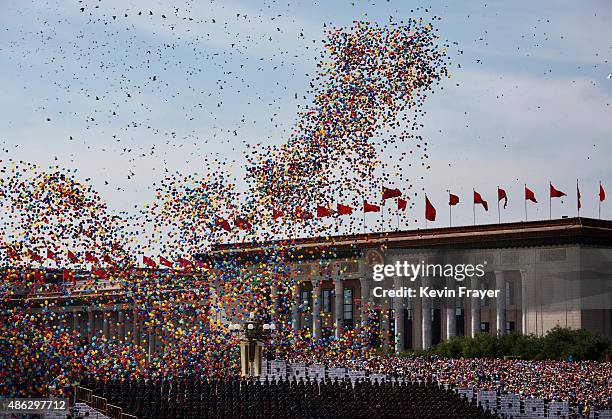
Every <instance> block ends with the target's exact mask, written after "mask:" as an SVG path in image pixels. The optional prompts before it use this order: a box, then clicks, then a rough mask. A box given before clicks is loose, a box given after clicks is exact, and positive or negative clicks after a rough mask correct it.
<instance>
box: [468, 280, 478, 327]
mask: <svg viewBox="0 0 612 419" xmlns="http://www.w3.org/2000/svg"><path fill="white" fill-rule="evenodd" d="M470 282H471V285H470V286H471V288H472V289H474V290H477V289H480V281H479V278H478V277H477V276H476V275H474V276H473V277H472V279H471V280H470ZM470 324H471V328H470V329H471V330H470V336H471V337H475V336H476V335H477V334H479V333H480V299H478V298H472V299H471V301H470Z"/></svg>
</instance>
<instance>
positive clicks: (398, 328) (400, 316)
mask: <svg viewBox="0 0 612 419" xmlns="http://www.w3.org/2000/svg"><path fill="white" fill-rule="evenodd" d="M393 288H394V289H395V290H396V291H399V290H400V289H401V288H402V278H401V277H399V276H396V277H394V278H393ZM403 300H404V299H403V298H402V297H394V298H393V321H394V323H395V336H394V342H395V353H396V354H399V353H400V352H402V351H404V350H405V349H406V348H405V346H404V329H405V325H404V301H403Z"/></svg>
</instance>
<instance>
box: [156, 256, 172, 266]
mask: <svg viewBox="0 0 612 419" xmlns="http://www.w3.org/2000/svg"><path fill="white" fill-rule="evenodd" d="M159 264H160V265H163V266H166V267H168V268H172V262H170V261H169V260H168V259H166V258H165V257H163V256H160V257H159Z"/></svg>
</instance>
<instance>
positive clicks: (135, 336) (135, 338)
mask: <svg viewBox="0 0 612 419" xmlns="http://www.w3.org/2000/svg"><path fill="white" fill-rule="evenodd" d="M139 322H140V321H139V320H138V309H136V308H134V310H132V344H133V345H134V346H139V345H140V325H139V324H138V323H139Z"/></svg>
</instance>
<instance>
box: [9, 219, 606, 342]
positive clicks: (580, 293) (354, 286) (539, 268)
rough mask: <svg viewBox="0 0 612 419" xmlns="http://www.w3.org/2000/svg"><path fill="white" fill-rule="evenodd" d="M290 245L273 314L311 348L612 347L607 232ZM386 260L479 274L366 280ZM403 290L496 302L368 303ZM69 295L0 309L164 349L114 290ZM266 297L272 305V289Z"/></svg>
mask: <svg viewBox="0 0 612 419" xmlns="http://www.w3.org/2000/svg"><path fill="white" fill-rule="evenodd" d="M274 245H275V244H274V243H267V244H227V245H220V246H216V247H215V248H213V251H212V254H209V255H207V256H206V257H213V258H232V259H233V258H236V259H243V260H249V259H253V258H254V256H255V255H257V254H261V252H262V250H263V249H265V248H266V247H271V246H274ZM290 246H292V247H293V248H292V251H291V254H292V255H293V256H292V260H288V261H287V262H286V264H287V267H288V269H290V270H291V275H294V276H295V279H297V280H298V281H294V283H297V284H299V285H297V286H294V287H293V289H292V295H293V302H292V304H291V305H290V308H287V307H285V309H284V310H285V311H283V315H286V316H287V321H289V316H290V321H291V324H292V325H293V327H294V328H296V329H301V330H305V329H308V331H309V332H310V333H311V334H312V335H313V336H314V337H315V338H318V337H324V336H330V335H335V336H338V335H340V334H341V333H342V332H343V330H345V329H351V328H359V327H362V326H366V325H367V326H368V327H372V328H373V329H374V330H376V331H377V333H376V334H375V336H376V340H375V342H374V344H376V345H381V346H383V347H384V348H385V349H389V350H395V351H397V352H399V351H403V350H411V349H415V350H416V349H426V348H429V347H431V346H432V345H435V344H436V343H438V342H440V341H442V340H445V339H448V338H450V337H452V336H458V335H466V336H474V335H476V334H478V333H481V332H485V333H491V334H497V333H501V334H504V333H510V332H519V333H528V334H537V335H542V334H545V333H546V332H547V331H549V330H550V329H552V328H554V327H556V326H561V327H570V328H586V329H590V330H592V331H595V332H598V333H600V334H603V335H606V336H608V337H612V297H611V295H612V291H611V289H612V221H605V220H596V219H589V218H565V219H558V220H546V221H532V222H519V223H505V224H494V225H476V226H461V227H452V228H435V229H434V228H431V229H422V230H412V231H398V232H387V233H370V234H361V235H350V236H336V237H329V238H325V239H320V238H305V239H297V240H295V241H292V242H291V244H290ZM233 260H235V259H233ZM397 261H402V262H405V261H407V262H410V263H414V264H419V263H427V264H445V265H447V264H451V265H453V264H455V265H456V264H474V265H477V264H482V265H483V266H484V272H483V275H482V276H480V277H477V276H472V277H471V278H466V279H464V280H462V281H456V279H454V278H447V277H439V275H430V276H426V275H420V276H419V277H417V278H414V281H409V280H408V281H407V280H406V278H404V279H402V278H397V277H390V278H387V279H386V280H385V281H383V282H377V281H374V278H373V266H374V265H375V264H395V263H396V262H397ZM405 285H407V286H412V287H417V288H418V287H421V286H426V287H430V288H431V289H444V287H446V288H447V289H455V290H457V289H458V288H459V287H465V288H469V289H474V290H490V289H495V290H498V291H499V292H498V293H497V297H487V298H484V299H480V298H470V297H465V296H464V297H457V296H455V297H442V298H422V297H420V296H418V295H417V296H416V297H415V298H401V297H394V298H382V297H376V295H375V294H377V290H376V288H377V287H384V286H387V287H391V288H392V289H393V288H401V287H402V286H405ZM210 286H212V287H214V284H210ZM79 287H80V285H79V282H78V281H77V283H76V284H75V283H73V284H66V289H65V290H63V292H58V293H57V294H55V295H53V294H49V293H48V292H47V293H46V294H44V295H32V294H28V295H23V296H19V295H16V296H12V297H11V299H10V300H11V301H9V299H5V301H3V302H2V305H6V304H8V303H11V304H18V303H19V301H18V300H19V298H26V299H28V300H29V301H30V302H31V301H32V300H36V299H38V300H40V301H41V304H42V302H44V304H45V306H46V305H47V302H51V301H52V300H55V301H54V304H49V307H53V308H52V309H53V310H57V311H61V312H62V313H63V316H58V318H57V321H58V322H63V323H64V324H65V325H66V326H68V327H69V328H72V329H74V330H77V331H79V333H80V334H81V335H82V336H83V339H91V338H92V337H93V336H105V337H107V338H109V339H120V340H122V339H126V340H127V339H129V340H130V341H133V343H134V344H139V345H143V346H145V347H148V350H149V353H153V352H159V351H163V350H164V348H163V343H162V342H163V339H162V338H161V336H157V335H156V333H155V332H154V331H151V330H152V329H151V328H145V327H144V324H145V322H147V321H149V322H150V321H151V319H148V318H145V316H144V315H143V311H142V310H136V309H135V308H134V307H132V306H131V305H130V302H129V296H126V295H125V293H124V292H123V291H122V290H121V289H118V288H117V285H116V284H113V283H109V282H108V281H102V282H101V283H100V284H98V285H97V286H96V287H95V292H94V294H90V291H87V290H84V289H82V287H81V288H79ZM213 291H214V290H213ZM378 291H380V290H378ZM276 292H277V291H276ZM271 294H272V296H273V298H274V297H277V294H276V293H275V290H272V292H271ZM92 301H95V302H92ZM190 301H191V302H190V303H189V304H191V306H189V307H185V308H184V310H183V312H184V313H186V314H187V316H188V317H189V313H190V312H193V310H195V309H196V308H197V307H195V306H196V305H197V298H194V299H191V300H190ZM275 305H277V306H278V305H279V302H278V301H276V302H275ZM30 307H34V306H33V305H31V304H30ZM364 307H369V309H368V310H364ZM33 309H34V310H37V309H36V308H33ZM41 309H43V310H44V309H46V308H41ZM373 313H374V314H373ZM225 321H232V319H225ZM144 330H147V332H144ZM153 330H161V327H159V325H157V327H156V328H154V329H153Z"/></svg>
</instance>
